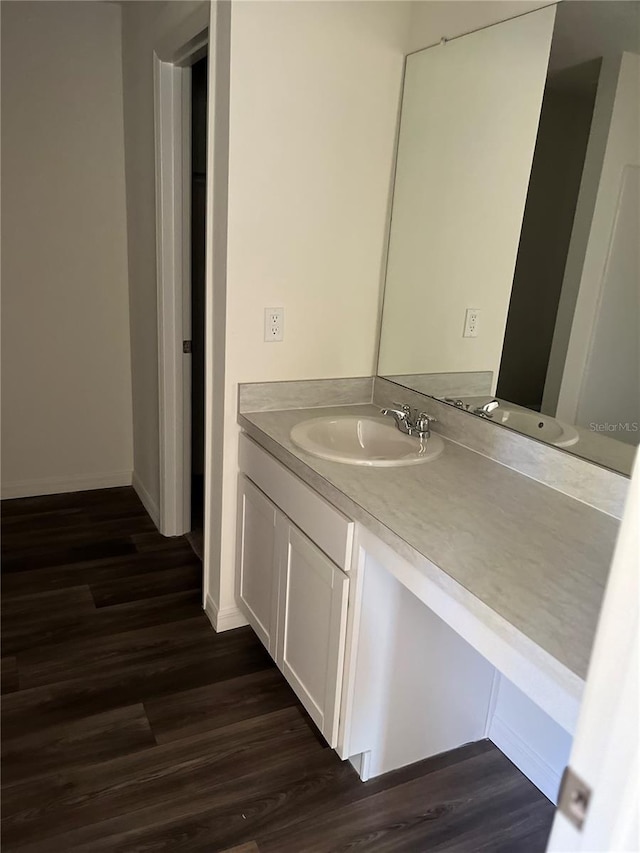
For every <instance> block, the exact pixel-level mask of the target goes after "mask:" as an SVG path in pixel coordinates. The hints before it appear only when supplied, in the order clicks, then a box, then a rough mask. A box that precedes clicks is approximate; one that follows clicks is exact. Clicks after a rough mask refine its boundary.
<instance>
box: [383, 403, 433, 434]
mask: <svg viewBox="0 0 640 853" xmlns="http://www.w3.org/2000/svg"><path fill="white" fill-rule="evenodd" d="M394 405H395V406H402V408H398V409H380V412H381V414H383V415H389V416H390V417H392V418H393V419H394V420H395V422H396V426H397V427H398V429H399V430H400V432H403V433H405V435H415V436H416V438H422V439H429V438H431V424H432V423H434V422H435V421H437V418H434V417H433V416H432V415H428V414H427V413H426V412H419V411H418V410H417V409H412V408H411V406H408V405H406V404H405V405H402V404H401V403H394Z"/></svg>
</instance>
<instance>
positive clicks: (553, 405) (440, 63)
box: [378, 0, 640, 474]
mask: <svg viewBox="0 0 640 853" xmlns="http://www.w3.org/2000/svg"><path fill="white" fill-rule="evenodd" d="M639 213H640V3H639V2H634V0H622V2H617V0H604V2H597V0H595V2H592V0H588V2H582V0H571V2H569V0H564V2H561V3H559V4H558V5H557V6H549V7H545V8H544V9H541V10H538V11H536V12H532V13H530V14H527V15H522V16H521V17H519V18H515V19H513V20H510V21H506V22H504V23H501V24H497V25H495V26H492V27H488V28H486V29H484V30H480V31H477V32H474V33H470V34H468V35H465V36H461V37H459V38H455V39H452V40H451V41H446V40H443V42H442V43H441V44H439V45H436V46H435V47H431V48H428V49H426V50H422V51H419V52H418V53H415V54H412V55H410V56H408V57H407V62H406V70H405V81H404V91H403V100H402V112H401V119H400V132H399V142H398V160H397V168H396V180H395V187H394V196H393V208H392V218H391V228H390V234H389V252H388V263H387V277H386V287H385V298H384V308H383V317H382V328H381V338H380V353H379V362H378V374H379V375H380V376H384V377H385V378H387V379H390V380H392V381H394V382H396V383H398V384H399V385H403V386H406V387H407V388H411V389H413V390H417V391H421V392H422V393H425V394H429V395H431V396H434V397H437V398H439V399H442V400H446V402H448V403H450V404H451V405H455V406H458V407H459V408H461V409H462V410H464V411H466V412H469V413H470V414H473V415H475V416H479V417H484V418H486V419H487V420H490V421H492V422H494V423H496V424H499V425H501V426H503V427H510V428H512V429H516V430H518V431H520V432H523V433H525V434H527V435H529V436H532V437H534V438H536V439H538V440H540V441H544V442H548V443H549V444H552V445H555V446H556V447H558V448H561V449H562V450H564V451H567V452H570V453H574V454H577V455H579V456H582V457H584V458H585V459H588V460H591V461H593V462H596V463H598V464H600V465H604V466H607V467H609V468H612V469H615V470H617V471H620V472H623V473H625V474H629V472H630V469H631V465H632V462H633V457H634V454H635V449H636V446H637V444H638V441H639V440H640V261H639V255H640V253H639V245H640V215H639ZM398 396H399V399H401V396H402V392H401V390H399V392H398Z"/></svg>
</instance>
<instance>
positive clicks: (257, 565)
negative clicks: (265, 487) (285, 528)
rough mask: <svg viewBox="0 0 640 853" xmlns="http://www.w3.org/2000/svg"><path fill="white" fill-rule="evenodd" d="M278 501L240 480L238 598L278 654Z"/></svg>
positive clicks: (259, 631)
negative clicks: (273, 500)
mask: <svg viewBox="0 0 640 853" xmlns="http://www.w3.org/2000/svg"><path fill="white" fill-rule="evenodd" d="M276 515H277V510H276V508H275V506H274V504H272V503H271V501H270V500H269V499H268V498H266V497H265V496H264V495H263V494H262V492H261V491H260V490H259V489H257V488H256V487H255V486H254V485H253V483H252V482H251V480H247V478H246V477H242V476H241V477H240V478H239V480H238V537H237V577H238V589H237V591H238V598H239V599H240V601H241V602H242V605H243V609H244V612H245V614H246V616H247V619H248V620H249V623H250V624H251V627H252V628H253V630H254V631H255V632H256V634H257V635H258V637H260V639H261V640H262V642H263V643H264V645H265V646H266V648H267V649H268V650H269V652H270V653H271V655H272V657H275V652H276V636H277V623H278V572H277V569H276V565H277V554H276Z"/></svg>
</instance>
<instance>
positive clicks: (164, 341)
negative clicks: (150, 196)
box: [153, 15, 209, 536]
mask: <svg viewBox="0 0 640 853" xmlns="http://www.w3.org/2000/svg"><path fill="white" fill-rule="evenodd" d="M202 23H203V19H202V16H200V15H198V16H193V17H192V19H190V21H188V22H187V23H186V25H185V27H183V28H182V29H181V31H180V32H177V33H175V34H174V39H173V43H172V42H171V40H168V41H166V42H165V44H164V46H163V47H161V48H159V49H158V50H156V51H155V52H154V58H153V63H154V115H155V128H154V130H155V153H156V267H157V299H158V312H157V313H158V317H157V322H158V397H159V443H160V459H159V463H160V477H159V481H160V495H159V504H160V513H159V514H160V532H161V533H162V534H163V535H165V536H180V535H182V534H184V533H186V532H187V531H188V530H189V529H190V526H191V478H190V469H191V361H190V358H189V357H188V356H185V354H184V353H183V346H182V345H183V341H184V340H189V339H190V336H191V311H190V293H191V246H190V234H191V185H190V172H191V150H190V139H191V127H190V125H191V72H190V66H191V65H192V64H193V63H194V62H197V60H198V59H200V58H201V57H202V56H204V55H205V54H206V52H207V46H208V29H207V27H208V23H209V22H208V18H207V19H206V21H205V26H204V28H203V27H202ZM194 28H196V29H198V28H199V29H198V31H197V32H195V34H194V33H193V29H194ZM190 31H191V32H190ZM205 417H206V415H205Z"/></svg>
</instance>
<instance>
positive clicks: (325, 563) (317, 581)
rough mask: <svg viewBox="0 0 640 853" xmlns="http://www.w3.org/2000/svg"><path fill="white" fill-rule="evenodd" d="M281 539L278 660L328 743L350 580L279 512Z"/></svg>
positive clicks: (334, 721) (333, 728) (335, 714)
mask: <svg viewBox="0 0 640 853" xmlns="http://www.w3.org/2000/svg"><path fill="white" fill-rule="evenodd" d="M279 524H280V534H279V535H280V536H281V537H282V545H281V548H280V553H281V561H282V565H281V576H280V608H279V613H280V623H279V631H278V651H277V655H276V662H277V663H278V666H279V667H280V669H281V670H282V672H283V673H284V676H285V678H286V679H287V681H288V682H289V684H290V685H291V686H292V687H293V689H294V690H295V692H296V694H297V696H298V698H299V699H300V701H301V702H302V704H303V705H304V707H305V708H306V709H307V711H308V712H309V715H310V716H311V719H312V720H313V721H314V723H315V724H316V725H317V726H318V728H319V729H320V731H321V732H322V734H323V735H324V737H325V738H326V739H327V741H328V742H329V745H330V746H332V747H335V746H336V743H337V739H338V720H339V706H340V694H341V687H342V671H343V664H344V644H345V635H346V622H347V595H348V586H349V579H348V578H347V576H346V575H345V574H344V572H342V571H341V570H340V569H339V568H338V567H337V566H336V565H335V564H334V563H332V562H331V560H330V559H329V558H328V557H327V556H326V555H325V554H323V553H322V551H320V549H319V548H318V547H317V546H316V545H314V544H313V543H312V542H311V541H310V540H309V539H307V537H306V536H304V535H303V534H302V533H301V532H300V531H299V530H298V529H297V528H296V527H294V526H293V525H292V524H291V523H290V522H289V520H288V519H287V518H286V517H285V516H283V515H280V514H279Z"/></svg>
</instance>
